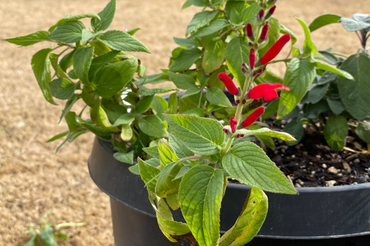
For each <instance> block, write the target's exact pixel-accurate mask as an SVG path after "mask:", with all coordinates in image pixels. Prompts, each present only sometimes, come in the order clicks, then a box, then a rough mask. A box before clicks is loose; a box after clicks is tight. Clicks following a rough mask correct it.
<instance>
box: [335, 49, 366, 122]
mask: <svg viewBox="0 0 370 246" xmlns="http://www.w3.org/2000/svg"><path fill="white" fill-rule="evenodd" d="M369 67H370V58H369V57H368V56H367V55H366V54H358V55H352V56H350V57H349V58H348V59H347V60H345V61H344V62H343V64H342V66H341V67H340V68H341V69H342V70H345V71H347V72H349V73H350V74H351V75H352V76H353V77H354V78H355V80H354V81H351V80H348V79H346V78H343V77H338V89H339V94H340V98H341V99H342V102H343V104H344V106H345V108H346V110H347V111H348V112H349V113H350V114H351V115H352V116H353V117H354V118H356V119H358V120H362V119H364V118H365V117H366V116H367V115H368V114H369V113H370V96H369V95H370V79H369V78H370V70H369Z"/></svg>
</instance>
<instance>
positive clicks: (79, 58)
mask: <svg viewBox="0 0 370 246" xmlns="http://www.w3.org/2000/svg"><path fill="white" fill-rule="evenodd" d="M93 56H94V47H92V46H91V47H82V48H79V49H77V50H76V51H75V52H74V54H73V70H74V72H75V74H76V76H77V77H78V78H79V79H80V80H81V81H82V83H84V84H87V83H89V69H90V66H91V62H92V60H93Z"/></svg>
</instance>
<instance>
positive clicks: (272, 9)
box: [268, 5, 276, 16]
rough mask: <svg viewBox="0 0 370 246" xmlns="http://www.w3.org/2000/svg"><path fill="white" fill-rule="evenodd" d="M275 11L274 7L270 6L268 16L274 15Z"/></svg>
mask: <svg viewBox="0 0 370 246" xmlns="http://www.w3.org/2000/svg"><path fill="white" fill-rule="evenodd" d="M275 10H276V5H274V6H272V7H271V9H270V10H269V13H268V14H269V15H270V16H271V15H273V14H274V13H275Z"/></svg>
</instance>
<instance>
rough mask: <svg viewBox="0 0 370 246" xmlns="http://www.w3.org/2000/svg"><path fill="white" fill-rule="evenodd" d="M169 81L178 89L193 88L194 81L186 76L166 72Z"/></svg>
mask: <svg viewBox="0 0 370 246" xmlns="http://www.w3.org/2000/svg"><path fill="white" fill-rule="evenodd" d="M168 76H169V78H170V80H171V81H172V82H173V83H174V84H175V85H176V87H178V88H180V89H184V90H187V89H189V88H190V87H194V86H195V79H194V78H193V77H191V76H190V75H187V74H177V73H173V72H170V71H169V72H168Z"/></svg>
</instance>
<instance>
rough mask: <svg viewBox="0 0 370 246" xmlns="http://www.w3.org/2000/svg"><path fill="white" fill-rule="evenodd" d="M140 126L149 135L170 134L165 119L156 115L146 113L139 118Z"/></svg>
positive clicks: (160, 135) (161, 135)
mask: <svg viewBox="0 0 370 246" xmlns="http://www.w3.org/2000/svg"><path fill="white" fill-rule="evenodd" d="M139 127H140V130H142V131H143V132H144V133H145V134H147V135H149V136H153V137H157V138H160V137H166V136H167V135H168V132H167V129H166V127H165V126H164V124H163V121H161V119H160V118H159V117H158V116H156V115H146V116H144V117H143V118H141V119H139Z"/></svg>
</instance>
